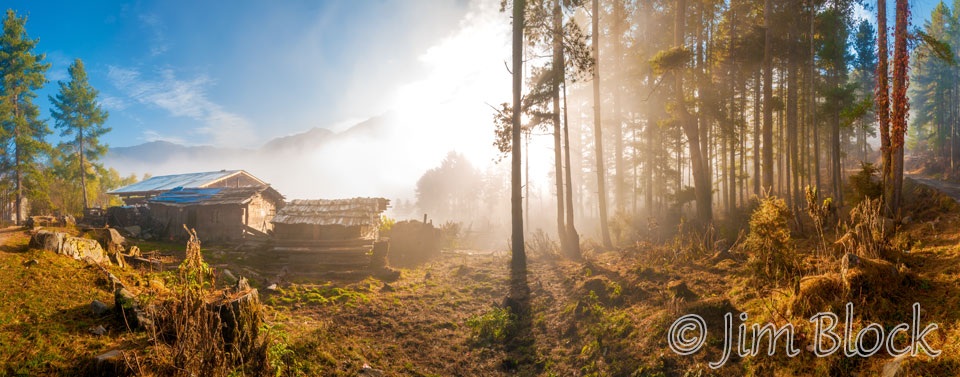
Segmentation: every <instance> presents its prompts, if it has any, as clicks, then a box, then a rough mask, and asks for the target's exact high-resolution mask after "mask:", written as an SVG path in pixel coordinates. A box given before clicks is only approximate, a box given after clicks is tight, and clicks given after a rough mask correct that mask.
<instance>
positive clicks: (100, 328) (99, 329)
mask: <svg viewBox="0 0 960 377" xmlns="http://www.w3.org/2000/svg"><path fill="white" fill-rule="evenodd" d="M89 331H90V333H91V334H93V335H96V336H101V335H103V334H105V333H106V332H107V329H105V328H104V327H103V326H102V325H98V326H95V327H91V328H90V329H89Z"/></svg>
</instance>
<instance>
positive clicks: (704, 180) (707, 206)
mask: <svg viewBox="0 0 960 377" xmlns="http://www.w3.org/2000/svg"><path fill="white" fill-rule="evenodd" d="M685 11H686V0H677V14H676V20H675V27H676V30H675V33H674V40H673V43H674V46H675V47H682V46H683V40H684V26H685V25H684V24H685V20H686V18H685ZM674 79H675V80H676V81H675V83H674V85H675V94H676V96H677V105H678V106H677V111H678V115H679V120H680V125H681V127H682V128H683V132H684V134H686V136H687V148H688V150H689V152H690V169H691V173H692V175H693V185H694V192H695V195H696V202H697V218H698V220H699V221H700V223H701V224H703V225H706V224H708V223H710V222H711V221H712V217H713V213H712V205H711V201H712V195H713V193H712V192H711V191H712V187H711V183H710V176H709V175H708V174H709V173H708V172H707V171H706V169H705V166H706V162H705V161H704V159H703V155H702V153H701V149H700V130H698V128H699V127H698V125H697V123H696V122H693V121H691V119H690V114H689V113H688V112H687V107H686V103H685V102H686V101H685V99H684V91H683V74H682V72H681V71H680V70H677V71H676V72H675V73H674Z"/></svg>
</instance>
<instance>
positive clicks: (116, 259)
mask: <svg viewBox="0 0 960 377" xmlns="http://www.w3.org/2000/svg"><path fill="white" fill-rule="evenodd" d="M108 253H109V252H108ZM109 257H110V262H112V263H113V264H116V265H117V266H119V267H120V268H127V261H126V260H124V259H123V254H121V253H119V252H116V253H112V254H109Z"/></svg>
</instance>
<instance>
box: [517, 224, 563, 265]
mask: <svg viewBox="0 0 960 377" xmlns="http://www.w3.org/2000/svg"><path fill="white" fill-rule="evenodd" d="M524 245H525V248H526V250H527V254H528V255H530V256H531V257H534V256H536V257H551V258H556V257H557V255H558V251H559V250H560V246H559V245H558V244H557V242H556V241H554V240H553V239H552V238H550V235H549V234H547V232H544V231H543V229H540V228H537V231H536V232H533V233H532V234H530V237H528V238H526V239H525V240H524Z"/></svg>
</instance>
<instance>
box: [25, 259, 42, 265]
mask: <svg viewBox="0 0 960 377" xmlns="http://www.w3.org/2000/svg"><path fill="white" fill-rule="evenodd" d="M37 264H40V261H38V260H36V259H31V260H28V261H26V262H23V266H24V267H33V266H36V265H37Z"/></svg>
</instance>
